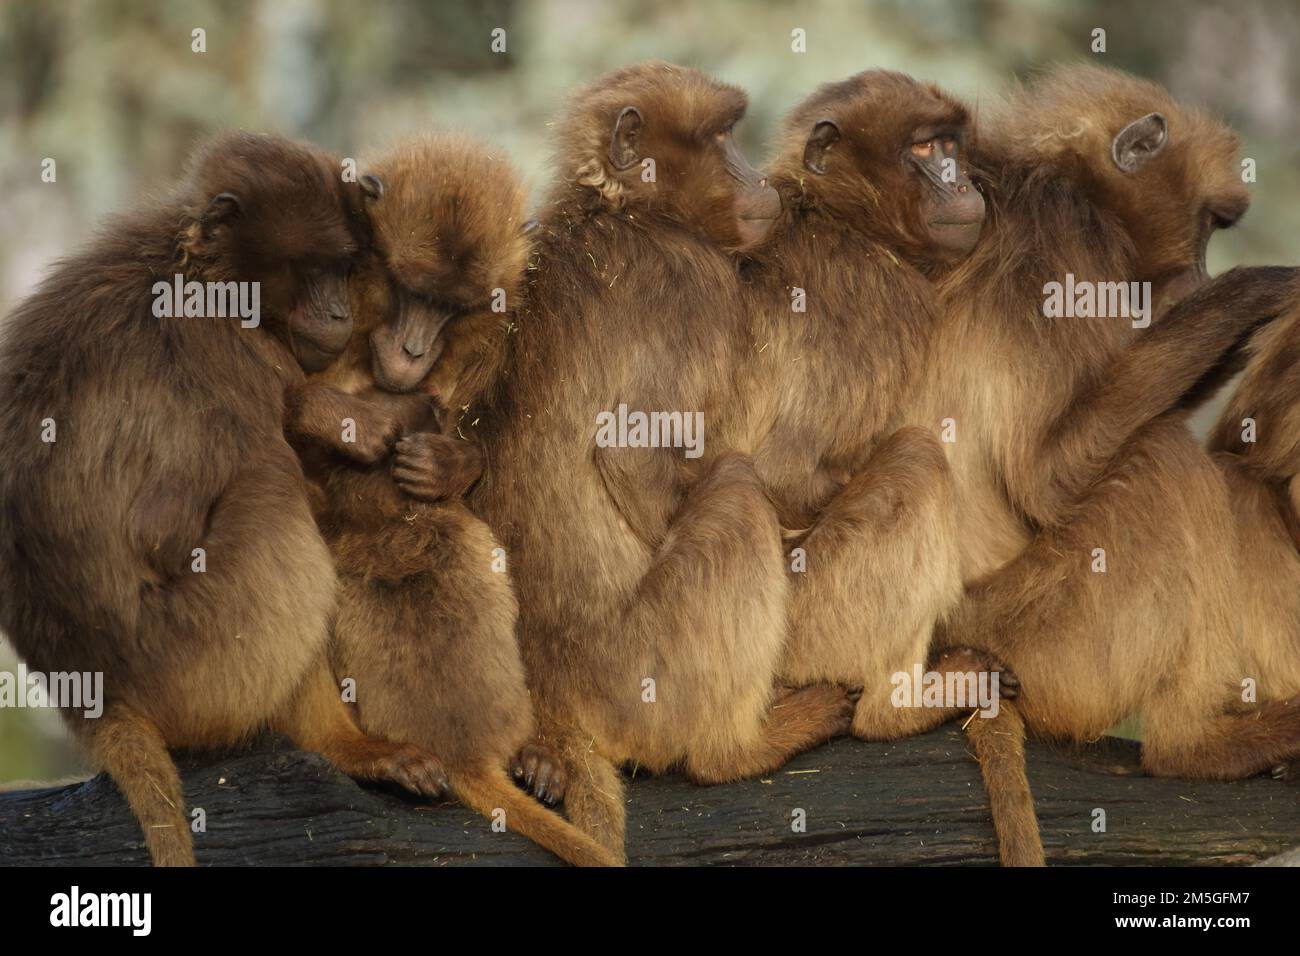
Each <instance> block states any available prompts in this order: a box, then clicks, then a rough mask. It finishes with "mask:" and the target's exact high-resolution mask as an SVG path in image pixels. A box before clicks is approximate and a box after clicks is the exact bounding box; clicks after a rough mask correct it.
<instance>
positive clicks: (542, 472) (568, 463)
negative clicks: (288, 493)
mask: <svg viewBox="0 0 1300 956" xmlns="http://www.w3.org/2000/svg"><path fill="white" fill-rule="evenodd" d="M745 106H746V100H745V96H744V94H743V93H742V92H741V91H740V90H738V89H736V88H734V87H731V86H727V85H725V84H722V83H719V82H717V81H716V80H713V79H711V78H710V77H708V76H705V75H704V74H702V73H699V72H697V71H695V70H690V69H684V68H681V67H677V66H672V65H669V64H667V63H660V62H651V63H645V64H641V65H638V66H634V67H630V68H627V69H624V70H620V71H618V72H615V73H613V74H610V75H608V76H606V77H604V78H602V79H600V80H598V81H596V82H595V83H594V84H592V85H591V86H589V87H587V88H586V89H584V90H581V91H580V92H578V93H577V94H576V95H575V96H574V98H573V100H572V103H571V104H570V107H569V109H568V110H567V112H566V113H565V115H564V116H563V117H562V118H561V120H560V122H559V123H558V126H557V134H558V149H557V154H556V155H557V163H558V165H559V170H558V179H557V182H556V183H555V185H554V186H553V188H552V189H551V192H550V195H549V197H548V199H547V201H546V203H545V204H544V207H543V208H544V213H543V215H542V217H541V225H540V228H539V230H538V240H537V244H538V250H537V253H536V257H535V261H534V264H533V268H532V269H531V270H530V272H529V282H528V288H527V290H526V299H525V302H526V305H525V307H524V309H523V311H522V312H521V313H520V314H519V315H518V317H517V319H516V322H517V327H518V330H517V332H516V333H515V334H514V335H512V336H511V349H510V354H509V357H508V361H507V366H506V369H505V375H504V377H503V383H504V384H503V387H502V388H501V389H500V391H499V393H498V395H497V397H496V401H495V402H494V405H495V407H494V408H493V410H492V413H491V414H489V415H484V416H483V419H482V422H481V424H480V426H479V429H478V430H479V432H480V434H481V435H482V438H483V440H484V444H485V448H486V451H487V455H488V459H489V467H488V469H487V473H486V474H485V476H484V478H483V480H482V481H481V482H480V483H479V485H478V486H477V487H476V488H475V489H474V491H473V493H472V496H471V501H472V502H473V504H474V507H475V509H476V510H477V511H478V512H479V513H481V514H482V515H483V516H484V517H486V518H487V520H488V522H489V523H490V524H491V526H492V528H493V530H494V531H496V533H497V534H498V535H499V536H500V537H501V539H502V541H503V542H504V543H505V544H506V546H507V550H508V552H509V555H510V559H511V562H512V564H511V572H512V574H513V576H514V580H515V584H516V587H517V588H518V592H519V604H520V622H519V639H520V644H521V646H522V649H523V653H524V661H525V664H526V665H527V669H528V674H529V681H530V685H531V687H532V689H533V692H534V701H535V704H536V706H537V708H538V718H539V729H540V734H541V739H542V740H543V741H545V742H547V743H549V744H551V745H552V746H553V747H554V748H555V749H556V750H557V751H558V752H559V753H560V756H561V760H562V762H563V765H564V767H565V768H566V769H567V770H568V774H569V780H568V786H567V791H566V794H565V805H566V809H567V811H568V814H569V816H570V818H571V819H572V820H573V821H574V822H575V823H577V824H578V825H579V826H580V827H581V828H582V829H584V830H586V831H587V832H589V833H591V834H593V835H594V836H595V837H596V838H597V839H598V840H599V841H600V842H601V843H602V844H604V845H605V846H607V847H609V848H610V849H611V850H614V851H615V852H617V853H620V854H621V853H622V848H623V820H624V812H623V783H622V780H621V779H620V776H619V774H618V772H617V769H616V767H617V765H619V764H623V763H627V762H635V763H636V764H637V765H638V766H639V767H641V768H645V769H649V770H651V771H656V772H657V771H661V770H666V769H668V768H669V767H672V766H674V765H681V766H682V767H683V768H684V770H685V772H686V773H687V774H688V775H689V776H690V777H691V779H693V780H696V781H699V782H721V781H727V780H734V779H738V778H741V777H745V776H749V775H752V774H757V773H761V772H764V771H767V770H770V769H772V768H775V767H776V766H779V765H780V764H781V763H783V762H784V761H785V760H787V759H788V758H789V757H790V756H792V755H793V754H795V753H797V752H799V751H801V750H803V749H806V748H808V747H810V746H813V745H814V744H817V743H819V742H821V741H823V740H825V739H827V738H828V737H831V736H832V735H834V734H835V733H838V732H840V731H842V730H844V729H845V727H846V725H847V717H848V715H850V714H851V713H852V708H851V700H850V698H849V696H848V695H847V693H846V692H845V691H844V690H843V689H841V688H838V687H835V686H832V685H825V684H823V685H814V686H812V687H808V688H801V689H793V690H790V689H784V690H778V689H777V688H775V686H774V681H775V678H776V676H777V668H778V664H779V662H780V658H781V651H782V647H783V644H784V639H785V605H786V600H787V594H788V583H787V581H786V574H785V564H784V560H783V556H782V548H781V540H780V527H779V524H778V522H777V519H776V515H775V513H774V512H773V510H772V508H771V506H770V504H768V502H767V499H766V495H765V492H764V490H763V488H762V485H761V483H760V482H759V480H758V477H757V475H756V474H755V472H754V467H753V464H752V462H751V461H750V459H749V458H748V457H747V456H746V455H744V454H742V453H740V452H736V451H734V450H721V451H720V449H725V445H726V443H725V442H720V441H717V440H715V439H714V438H713V431H712V429H713V423H714V421H715V417H714V416H715V414H716V415H717V419H716V420H717V421H718V422H719V424H723V423H722V417H723V414H724V412H725V410H726V409H728V408H730V407H731V406H732V405H734V383H733V376H732V375H731V370H732V368H734V362H735V360H736V355H737V349H738V348H739V346H740V344H741V340H742V336H743V333H744V323H743V309H742V307H741V305H740V301H739V299H740V296H739V283H738V278H737V272H736V263H735V260H734V258H733V255H732V253H735V252H738V251H740V250H743V249H745V248H747V247H748V246H750V245H752V244H753V243H754V242H755V241H757V240H758V239H760V238H762V236H763V235H764V234H765V232H766V231H767V229H768V228H770V225H771V222H772V220H773V218H774V217H775V216H776V214H777V212H778V209H779V199H778V197H777V194H776V192H775V191H774V190H773V189H771V187H770V186H768V185H767V183H766V181H765V180H764V179H763V178H762V177H761V176H760V175H759V174H758V173H757V172H755V171H754V170H752V169H751V168H750V167H749V165H748V164H747V163H746V162H745V160H744V158H743V157H742V156H741V155H740V153H739V152H738V150H737V148H736V146H735V145H734V144H733V142H732V137H731V130H732V127H733V125H734V124H735V123H736V122H737V121H738V120H739V119H740V118H741V116H742V115H743V114H744V111H745ZM620 405H622V406H624V408H623V409H622V410H620V408H619V406H620ZM632 413H641V414H645V415H647V416H648V415H649V414H650V413H661V417H660V419H658V420H659V421H660V422H661V423H662V422H663V421H665V420H668V421H671V420H672V419H671V418H665V417H663V416H664V415H673V414H675V415H676V419H675V421H676V422H677V423H678V425H680V428H679V429H677V430H676V431H674V430H672V429H669V430H667V431H666V432H665V431H663V430H658V431H656V433H655V444H659V445H663V444H668V445H672V444H673V443H674V440H675V439H676V440H678V441H679V443H680V444H682V445H684V446H686V447H669V448H664V447H644V445H645V442H643V441H642V440H641V437H644V436H641V437H637V436H636V435H635V434H634V433H633V431H632V430H631V427H629V430H628V431H627V433H626V435H625V436H624V435H614V436H609V437H610V439H611V440H608V441H602V442H601V443H600V444H598V443H597V437H598V436H599V435H600V434H601V430H602V428H603V424H602V423H603V422H604V423H607V422H609V421H612V420H613V418H614V417H618V416H619V415H620V414H625V415H630V414H632ZM701 418H702V419H703V421H704V422H705V423H707V426H708V428H709V429H710V431H709V432H708V435H707V436H703V435H700V434H699V433H698V432H697V433H694V437H702V438H705V440H704V441H703V442H702V443H696V442H694V441H693V439H692V436H688V435H687V425H691V426H692V428H693V427H694V426H695V425H696V424H697V423H698V422H699V421H700V419H701ZM627 420H628V421H630V419H627ZM624 438H626V439H627V440H626V441H624V440H623V439H624ZM623 446H628V447H623ZM688 454H690V455H693V456H697V457H687V455H688ZM624 486H627V487H629V488H632V489H634V491H633V492H632V493H631V494H623V493H622V491H623V489H624ZM613 489H617V490H618V491H619V493H617V494H616V493H615V492H614V490H613ZM620 501H622V502H628V503H630V507H631V509H633V510H631V511H629V510H628V508H625V507H620V504H619V502H620ZM535 785H536V784H535Z"/></svg>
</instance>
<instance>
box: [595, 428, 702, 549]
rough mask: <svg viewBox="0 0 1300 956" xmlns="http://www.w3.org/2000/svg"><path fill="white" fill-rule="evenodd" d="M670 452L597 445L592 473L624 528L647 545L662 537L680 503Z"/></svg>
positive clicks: (652, 545)
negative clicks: (595, 475) (597, 476)
mask: <svg viewBox="0 0 1300 956" xmlns="http://www.w3.org/2000/svg"><path fill="white" fill-rule="evenodd" d="M672 454H673V452H672V451H671V450H669V449H664V448H597V449H596V450H595V453H594V455H593V461H594V462H595V465H596V472H597V474H599V475H600V480H601V483H602V484H603V485H604V486H605V491H606V493H608V495H609V498H610V501H612V502H613V504H614V507H615V509H617V511H618V513H619V515H620V516H622V518H623V520H624V521H625V522H626V523H627V526H628V528H630V529H631V531H632V533H633V534H635V535H636V536H637V538H638V539H639V540H641V541H642V542H643V543H644V544H645V545H646V546H647V547H649V548H656V547H658V546H659V543H660V542H661V541H662V540H663V537H664V534H665V533H666V532H667V530H668V526H669V524H671V522H672V519H673V515H674V514H675V513H676V512H677V509H678V508H679V507H680V506H681V501H682V493H681V481H680V478H679V476H678V473H677V465H676V464H675V463H674V461H673V460H672Z"/></svg>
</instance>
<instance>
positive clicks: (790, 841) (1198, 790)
mask: <svg viewBox="0 0 1300 956" xmlns="http://www.w3.org/2000/svg"><path fill="white" fill-rule="evenodd" d="M182 770H183V774H184V778H185V796H186V801H187V803H188V805H189V807H190V808H191V809H192V808H194V807H201V808H203V810H204V811H206V815H207V832H206V833H198V834H196V835H195V850H196V854H197V857H198V860H199V863H200V864H204V865H225V866H231V865H234V866H238V865H251V864H280V865H284V864H318V865H320V864H330V865H364V866H372V865H381V864H423V865H432V866H446V865H454V864H480V865H481V864H542V865H545V864H550V863H554V862H556V861H554V860H553V858H552V857H550V855H549V854H547V853H546V852H545V851H543V850H541V849H539V848H537V847H535V846H533V845H532V844H530V843H529V842H528V841H526V840H524V839H522V838H521V837H518V836H515V835H514V834H510V833H494V832H492V830H491V827H490V825H489V822H488V821H487V820H486V819H483V818H480V817H478V816H477V815H476V814H474V813H473V812H471V811H469V810H467V809H465V808H464V807H461V806H459V805H458V804H455V803H452V802H446V803H442V804H437V805H422V804H420V803H417V802H413V801H410V800H407V799H406V798H405V797H403V796H401V795H396V794H391V793H388V792H385V791H381V790H376V789H372V788H367V787H362V786H358V785H357V784H356V783H354V782H353V781H351V780H349V779H348V778H346V777H344V776H342V775H340V774H338V773H336V772H335V771H334V770H333V769H332V768H331V767H330V766H329V765H328V764H327V763H326V762H325V761H324V759H323V758H321V757H319V756H316V755H314V754H305V753H301V752H299V751H296V750H294V749H292V747H291V746H290V745H289V744H288V743H287V742H286V741H284V740H283V739H279V738H268V739H266V740H263V741H260V742H259V743H258V744H257V745H255V746H254V747H252V748H250V749H249V750H246V751H244V752H241V753H236V754H230V755H226V756H222V757H218V758H208V759H206V760H202V761H182ZM1029 776H1030V781H1031V784H1032V786H1033V789H1034V794H1035V797H1036V799H1037V806H1038V815H1039V820H1040V822H1041V824H1042V831H1043V842H1044V845H1045V846H1046V849H1047V860H1048V863H1049V864H1053V865H1100V864H1105V865H1124V864H1160V865H1186V864H1194V863H1195V864H1250V863H1259V862H1263V861H1265V860H1267V859H1269V858H1271V857H1277V856H1278V855H1279V854H1283V853H1284V852H1286V851H1288V850H1290V849H1291V848H1294V847H1296V846H1297V844H1300V767H1297V768H1296V769H1295V770H1294V771H1293V772H1292V773H1291V775H1290V777H1289V778H1288V779H1286V780H1274V779H1270V778H1269V777H1266V776H1265V777H1255V778H1252V779H1250V780H1245V781H1241V782H1238V783H1195V782H1190V781H1183V780H1157V779H1152V778H1149V777H1146V776H1143V775H1142V772H1141V770H1140V769H1139V767H1138V763H1137V748H1136V746H1135V745H1133V744H1131V743H1128V742H1126V741H1120V740H1114V739H1109V738H1108V739H1106V740H1105V741H1104V742H1103V743H1102V744H1099V745H1097V746H1094V747H1090V748H1087V749H1064V748H1049V747H1046V746H1044V745H1042V744H1034V743H1031V744H1030V750H1029ZM796 808H798V809H802V810H803V811H805V814H806V820H807V827H806V832H803V833H796V832H793V829H792V826H791V823H792V820H793V816H792V813H793V811H795V810H796ZM1098 808H1099V809H1103V810H1105V812H1106V832H1104V833H1095V832H1093V829H1092V821H1093V811H1094V809H1098ZM627 844H628V856H629V861H630V862H631V863H633V864H649V865H693V864H709V865H715V864H723V865H728V864H730V865H781V864H817V865H840V864H865V865H886V864H930V865H936V864H937V865H954V864H982V865H992V864H993V863H994V862H995V861H996V850H995V845H994V838H993V830H992V826H991V824H990V822H989V817H988V805H987V802H986V800H985V797H984V792H983V788H982V785H981V783H980V777H979V770H978V767H977V766H976V764H975V761H974V759H973V758H972V757H971V756H970V754H969V753H968V752H967V748H966V742H965V738H964V737H963V735H962V734H961V732H960V731H959V730H958V729H957V728H956V727H955V726H949V727H946V728H942V729H940V730H939V731H936V732H934V733H931V734H928V735H926V736H924V737H920V738H916V739H912V740H907V741H900V742H898V743H894V744H864V743H861V742H860V741H855V740H837V741H835V742H833V743H831V744H828V745H826V746H824V747H822V748H820V749H818V750H815V751H813V752H811V753H808V754H805V755H803V756H802V757H799V758H798V759H796V760H794V761H793V762H792V763H790V764H789V765H788V766H786V767H784V768H783V769H782V770H780V771H779V772H777V773H775V774H773V775H772V776H770V777H768V778H765V779H762V780H753V781H747V782H744V783H739V784H731V785H727V786H721V787H697V786H694V785H692V784H690V783H687V782H686V781H685V780H683V779H682V778H680V777H677V776H668V777H660V778H653V779H652V778H647V777H645V776H644V775H641V776H639V777H637V778H636V779H634V780H633V781H632V783H631V785H630V786H629V788H628V841H627ZM1289 857H1290V859H1289V862H1291V863H1292V864H1293V865H1294V864H1297V863H1300V859H1298V857H1300V854H1297V853H1296V852H1292V853H1290V855H1289ZM1284 860H1285V858H1283V859H1279V860H1277V861H1276V862H1284ZM147 862H148V858H147V855H146V853H145V851H144V848H143V842H142V839H141V836H140V833H139V830H138V828H137V826H136V823H135V821H134V820H133V819H132V818H131V816H130V813H129V812H128V810H127V808H126V804H125V803H124V802H123V800H122V798H121V796H120V795H119V794H118V792H117V790H116V788H115V787H114V786H113V784H112V783H111V782H109V781H108V780H107V779H106V778H104V777H103V776H99V777H96V778H94V779H93V780H90V781H88V782H86V783H82V784H77V785H73V786H65V787H58V788H52V789H47V790H26V791H19V792H13V793H5V794H0V865H14V864H25V865H60V864H88V865H98V864H119V865H121V864H141V865H143V864H145V863H147Z"/></svg>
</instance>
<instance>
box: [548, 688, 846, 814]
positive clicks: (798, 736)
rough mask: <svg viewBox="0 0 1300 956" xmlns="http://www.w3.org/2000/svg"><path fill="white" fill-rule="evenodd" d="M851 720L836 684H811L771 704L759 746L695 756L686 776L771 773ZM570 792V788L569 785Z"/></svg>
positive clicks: (706, 779) (716, 779)
mask: <svg viewBox="0 0 1300 956" xmlns="http://www.w3.org/2000/svg"><path fill="white" fill-rule="evenodd" d="M852 715H853V701H852V700H851V699H850V698H849V697H848V696H847V695H846V694H845V691H844V688H843V687H840V686H838V685H836V684H813V685H812V686H810V687H798V688H793V689H791V690H789V691H787V692H786V693H785V694H784V695H782V696H780V697H778V698H777V699H776V700H775V701H773V703H772V706H771V709H770V710H769V711H768V712H767V716H766V717H765V718H764V719H763V725H762V728H761V732H760V735H759V737H758V739H757V741H756V742H755V743H754V744H753V745H751V746H750V747H747V748H745V749H744V750H730V751H713V750H708V749H701V750H697V751H694V752H692V753H691V754H690V756H689V757H688V758H687V760H686V768H685V769H686V775H687V776H688V777H690V779H691V780H693V781H695V782H696V783H699V784H715V783H731V782H732V781H735V780H743V779H745V778H746V777H756V776H759V775H760V774H765V773H771V772H772V771H773V770H776V769H777V768H778V767H780V766H781V765H782V764H784V763H785V762H786V761H787V760H789V759H790V758H791V757H793V756H795V755H796V754H800V753H803V752H804V751H805V750H809V749H811V748H813V747H816V746H817V745H819V744H823V743H825V742H826V741H828V740H830V739H831V738H832V737H835V736H838V735H839V734H842V733H843V732H844V731H845V729H846V727H847V725H848V723H849V720H850V719H851V718H852ZM569 789H570V792H572V789H573V787H572V784H570V788H569Z"/></svg>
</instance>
